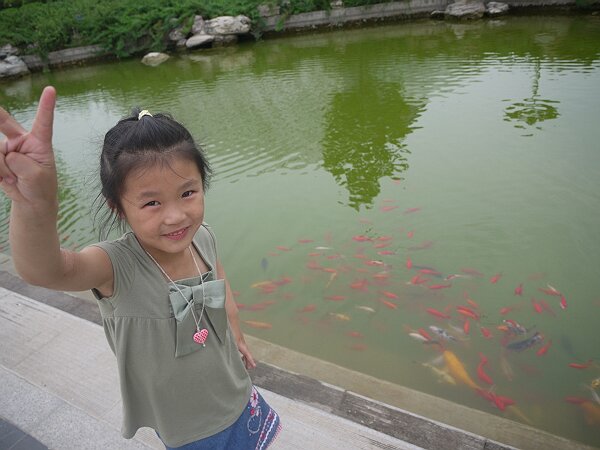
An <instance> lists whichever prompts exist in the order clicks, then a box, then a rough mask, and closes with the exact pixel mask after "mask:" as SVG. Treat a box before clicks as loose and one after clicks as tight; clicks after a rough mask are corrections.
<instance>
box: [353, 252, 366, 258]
mask: <svg viewBox="0 0 600 450" xmlns="http://www.w3.org/2000/svg"><path fill="white" fill-rule="evenodd" d="M354 257H355V258H358V259H367V258H368V256H367V255H365V254H364V253H357V254H356V255H354Z"/></svg>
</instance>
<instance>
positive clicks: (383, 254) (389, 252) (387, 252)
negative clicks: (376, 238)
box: [377, 250, 396, 256]
mask: <svg viewBox="0 0 600 450" xmlns="http://www.w3.org/2000/svg"><path fill="white" fill-rule="evenodd" d="M377 254H378V255H381V256H387V255H395V254H396V252H393V251H391V250H382V251H380V252H377Z"/></svg>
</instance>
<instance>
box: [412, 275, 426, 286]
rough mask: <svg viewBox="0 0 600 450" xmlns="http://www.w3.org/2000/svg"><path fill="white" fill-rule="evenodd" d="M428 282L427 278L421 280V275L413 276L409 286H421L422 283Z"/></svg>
mask: <svg viewBox="0 0 600 450" xmlns="http://www.w3.org/2000/svg"><path fill="white" fill-rule="evenodd" d="M428 281H429V278H421V275H415V276H414V277H412V278H411V280H410V284H423V283H427V282H428Z"/></svg>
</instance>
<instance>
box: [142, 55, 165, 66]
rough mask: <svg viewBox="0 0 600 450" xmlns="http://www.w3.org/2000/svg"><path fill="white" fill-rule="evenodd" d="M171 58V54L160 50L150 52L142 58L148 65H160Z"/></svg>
mask: <svg viewBox="0 0 600 450" xmlns="http://www.w3.org/2000/svg"><path fill="white" fill-rule="evenodd" d="M167 59H169V55H167V54H166V53H160V52H150V53H148V54H146V55H145V56H144V57H143V58H142V64H146V65H147V66H158V65H159V64H162V63H164V62H165V61H166V60H167Z"/></svg>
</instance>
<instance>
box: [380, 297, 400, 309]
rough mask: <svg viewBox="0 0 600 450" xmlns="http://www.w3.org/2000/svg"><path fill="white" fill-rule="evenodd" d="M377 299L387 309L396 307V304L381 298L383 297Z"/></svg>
mask: <svg viewBox="0 0 600 450" xmlns="http://www.w3.org/2000/svg"><path fill="white" fill-rule="evenodd" d="M379 301H380V302H381V303H383V304H384V305H385V306H387V307H388V308H389V309H398V305H396V304H395V303H392V302H389V301H387V300H383V299H379Z"/></svg>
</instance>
